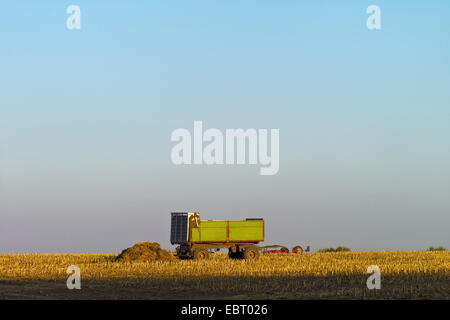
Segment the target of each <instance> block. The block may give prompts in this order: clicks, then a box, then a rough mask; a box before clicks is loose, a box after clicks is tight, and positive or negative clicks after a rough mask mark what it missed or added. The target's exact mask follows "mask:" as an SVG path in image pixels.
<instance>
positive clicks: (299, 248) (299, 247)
mask: <svg viewBox="0 0 450 320" xmlns="http://www.w3.org/2000/svg"><path fill="white" fill-rule="evenodd" d="M292 253H303V248H302V247H301V246H296V247H293V248H292Z"/></svg>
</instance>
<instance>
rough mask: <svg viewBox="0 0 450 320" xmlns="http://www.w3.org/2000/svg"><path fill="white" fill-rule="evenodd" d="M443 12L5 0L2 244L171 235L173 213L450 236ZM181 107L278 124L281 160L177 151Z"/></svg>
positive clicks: (308, 233) (113, 246) (40, 247)
mask: <svg viewBox="0 0 450 320" xmlns="http://www.w3.org/2000/svg"><path fill="white" fill-rule="evenodd" d="M70 4H76V5H79V6H80V8H81V30H72V31H71V30H68V29H67V28H66V19H67V17H68V16H69V15H68V14H66V8H67V7H68V6H69V5H70ZM371 4H376V5H378V6H380V8H381V25H382V29H381V30H378V31H370V30H368V29H367V28H366V19H367V17H368V15H367V14H366V8H367V7H368V6H369V5H371ZM449 17H450V2H448V1H444V0H442V1H437V0H434V1H378V0H373V1H289V0H286V1H260V0H259V1H256V0H254V1H235V0H233V1H197V0H196V1H145V2H144V1H126V2H125V1H39V2H37V1H12V0H9V1H2V2H1V3H0V217H1V223H0V252H55V251H57V252H65V251H67V252H118V251H120V250H121V249H123V248H125V247H128V246H130V245H132V244H133V243H135V242H138V241H157V242H160V243H161V244H162V245H163V246H164V247H166V248H169V247H170V246H169V212H171V211H179V210H181V211H199V212H200V213H201V216H202V217H203V218H205V219H240V218H245V217H263V218H265V219H266V221H267V222H266V227H267V229H266V236H267V241H266V244H285V245H289V246H293V245H296V244H300V245H311V247H312V248H313V249H317V248H320V247H329V246H338V245H346V246H349V247H351V248H352V249H355V250H396V249H400V250H403V249H404V250H409V249H424V248H426V247H428V246H430V245H444V246H447V247H450V233H449V231H448V230H449V227H450V196H449V195H450V145H449V141H450V88H449V85H450V18H449ZM194 120H202V121H203V125H204V126H205V127H206V128H211V127H212V128H219V129H221V130H225V129H226V128H244V129H246V128H267V129H271V128H278V129H280V171H279V173H278V175H275V176H260V175H259V166H249V165H245V166H212V167H210V166H175V165H173V164H172V163H171V161H170V150H171V148H172V147H173V145H174V143H173V142H171V141H170V134H171V132H172V131H173V130H174V129H176V128H187V129H189V130H192V126H193V121H194Z"/></svg>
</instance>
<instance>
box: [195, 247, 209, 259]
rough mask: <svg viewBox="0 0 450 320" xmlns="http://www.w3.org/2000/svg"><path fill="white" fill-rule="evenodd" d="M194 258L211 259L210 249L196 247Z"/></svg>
mask: <svg viewBox="0 0 450 320" xmlns="http://www.w3.org/2000/svg"><path fill="white" fill-rule="evenodd" d="M193 258H194V259H195V260H207V259H209V251H208V250H206V249H203V248H197V249H194V254H193Z"/></svg>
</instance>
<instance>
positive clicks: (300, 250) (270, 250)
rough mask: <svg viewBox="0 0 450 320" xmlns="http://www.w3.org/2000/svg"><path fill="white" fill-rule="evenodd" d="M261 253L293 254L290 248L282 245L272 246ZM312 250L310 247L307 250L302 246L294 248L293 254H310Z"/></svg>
mask: <svg viewBox="0 0 450 320" xmlns="http://www.w3.org/2000/svg"><path fill="white" fill-rule="evenodd" d="M260 251H261V253H263V254H270V253H291V252H290V251H289V249H288V248H286V247H285V246H281V245H272V246H265V247H261V248H260ZM309 251H310V248H309V246H307V247H306V249H305V250H303V248H302V247H301V246H295V247H293V248H292V253H303V252H309Z"/></svg>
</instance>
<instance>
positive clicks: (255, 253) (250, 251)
mask: <svg viewBox="0 0 450 320" xmlns="http://www.w3.org/2000/svg"><path fill="white" fill-rule="evenodd" d="M258 258H259V250H258V248H256V247H247V248H245V249H244V259H245V260H256V259H258Z"/></svg>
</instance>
